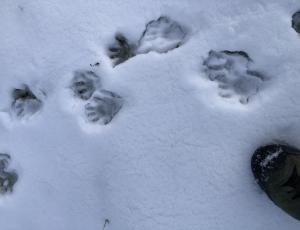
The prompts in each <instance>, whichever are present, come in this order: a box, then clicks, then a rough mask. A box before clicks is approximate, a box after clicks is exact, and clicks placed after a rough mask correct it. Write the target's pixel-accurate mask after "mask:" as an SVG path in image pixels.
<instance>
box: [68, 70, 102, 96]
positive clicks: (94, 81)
mask: <svg viewBox="0 0 300 230" xmlns="http://www.w3.org/2000/svg"><path fill="white" fill-rule="evenodd" d="M99 81H100V79H99V77H98V76H97V75H96V74H95V73H94V72H93V71H81V70H78V71H75V72H74V77H73V80H72V83H71V88H72V90H73V92H74V95H75V96H76V97H78V98H80V99H82V100H88V99H89V98H90V97H91V96H92V95H93V93H94V92H95V90H96V89H97V86H98V85H99Z"/></svg>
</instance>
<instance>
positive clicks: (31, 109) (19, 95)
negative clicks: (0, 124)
mask: <svg viewBox="0 0 300 230" xmlns="http://www.w3.org/2000/svg"><path fill="white" fill-rule="evenodd" d="M12 97H13V102H12V105H11V112H12V114H13V116H16V117H17V118H23V117H26V116H31V115H33V114H35V113H36V112H38V111H39V110H40V109H41V107H42V104H43V103H42V101H41V100H40V99H38V98H37V97H36V96H35V95H34V93H33V92H32V91H31V90H30V88H29V87H28V86H27V85H23V86H22V87H21V88H20V89H14V90H13V93H12Z"/></svg>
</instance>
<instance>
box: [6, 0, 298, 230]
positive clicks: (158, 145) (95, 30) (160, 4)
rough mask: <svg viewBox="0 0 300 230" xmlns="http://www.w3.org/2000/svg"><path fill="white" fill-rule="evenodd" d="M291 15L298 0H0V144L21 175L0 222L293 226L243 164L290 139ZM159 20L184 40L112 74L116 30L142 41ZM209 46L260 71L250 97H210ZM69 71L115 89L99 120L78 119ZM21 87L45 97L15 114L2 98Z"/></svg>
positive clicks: (129, 228)
mask: <svg viewBox="0 0 300 230" xmlns="http://www.w3.org/2000/svg"><path fill="white" fill-rule="evenodd" d="M299 9H300V4H299V1H296V0H265V1H264V0H2V1H1V4H0V28H1V33H0V67H1V73H0V81H1V84H0V98H1V100H0V110H1V113H0V130H1V132H0V140H1V142H0V152H2V153H8V154H10V155H11V157H12V160H11V168H12V169H16V171H17V172H18V174H19V179H18V181H17V183H16V185H15V187H14V192H13V193H11V194H7V195H5V196H1V197H0V228H1V230H50V229H51V230H53V229H55V230H71V229H72V230H82V229H86V230H98V229H101V230H102V229H105V230H121V229H122V230H199V229H201V230H218V229H220V230H235V229H236V230H240V229H243V230H282V229H288V230H294V229H295V230H296V229H299V226H300V223H299V222H298V221H297V220H295V219H293V218H291V217H290V216H288V215H287V214H285V213H284V212H283V211H281V210H280V209H279V208H277V207H276V206H275V205H273V204H272V202H271V201H270V200H269V199H268V198H267V196H266V195H265V194H264V193H263V192H262V191H260V189H259V187H258V186H257V185H256V184H255V182H254V179H253V176H252V173H251V170H250V158H251V155H252V153H253V151H254V150H255V149H256V148H257V147H258V146H260V145H262V144H266V143H269V142H272V141H274V140H281V141H285V142H288V143H289V144H292V145H294V146H298V147H299V146H300V138H299V137H300V100H299V98H300V90H299V87H300V65H299V62H300V37H299V36H298V35H297V33H296V32H295V31H294V30H293V29H292V28H291V15H292V14H293V13H294V12H295V11H297V10H299ZM160 16H168V17H170V18H172V19H173V20H175V21H176V22H178V23H180V24H181V25H182V27H183V28H185V30H186V32H187V36H186V37H185V41H184V43H183V44H182V45H181V46H180V47H179V48H177V49H173V50H171V51H169V52H167V53H158V52H149V53H146V54H139V55H137V56H134V57H131V58H130V59H129V60H127V61H125V62H124V63H122V64H120V65H117V66H116V67H115V68H113V66H112V62H111V60H110V59H109V58H108V56H107V47H108V45H109V44H111V43H112V41H113V39H114V35H115V34H116V33H117V32H122V33H123V34H124V35H125V36H126V37H127V38H128V39H129V40H130V41H138V39H139V38H140V36H141V34H142V32H143V31H144V29H145V25H146V24H147V23H148V22H150V21H151V20H156V19H158V18H159V17H160ZM210 50H216V51H222V50H233V51H234V50H238V51H239V50H241V51H245V52H247V54H249V56H250V57H251V59H252V60H253V63H252V65H253V66H254V67H253V68H255V70H258V71H260V72H261V73H263V74H264V76H266V78H265V79H264V81H263V83H262V85H261V86H260V88H259V92H258V93H257V94H255V95H254V96H252V97H251V98H250V101H249V103H247V104H241V103H239V101H238V100H237V98H235V97H233V98H229V99H228V98H223V97H220V96H219V93H220V92H219V89H218V84H217V83H216V82H214V81H210V80H209V79H208V78H207V76H206V73H205V71H204V70H203V66H202V63H203V61H204V60H205V59H206V58H207V56H208V52H209V51H210ZM97 62H99V63H100V65H94V64H95V63H97ZM90 65H92V67H91V66H90ZM77 70H91V71H94V72H95V73H97V75H99V76H100V77H101V85H102V86H101V87H103V88H104V89H105V90H110V91H112V92H114V93H117V94H118V95H120V96H121V97H122V99H123V101H124V103H123V106H122V108H121V109H120V111H119V112H118V113H117V115H116V116H115V117H114V118H113V120H112V121H111V122H110V123H109V124H108V125H106V126H104V125H101V124H94V123H90V122H88V121H87V120H86V119H85V114H84V111H83V108H84V106H85V103H86V102H83V101H80V100H79V99H78V98H75V97H74V95H73V94H72V92H71V90H70V84H71V83H70V82H71V81H72V76H73V73H74V71H77ZM22 84H27V85H28V86H30V87H31V89H32V91H33V92H42V93H41V95H43V96H41V97H42V98H41V100H42V103H43V105H42V108H41V109H40V110H39V111H38V112H37V113H35V114H34V115H33V116H31V117H28V118H23V119H18V118H16V117H15V116H12V114H11V113H12V111H11V109H10V106H11V103H12V97H11V92H12V91H13V89H15V88H18V87H20V86H21V85H22ZM36 94H38V93H36ZM108 220H109V222H108ZM105 223H106V224H105Z"/></svg>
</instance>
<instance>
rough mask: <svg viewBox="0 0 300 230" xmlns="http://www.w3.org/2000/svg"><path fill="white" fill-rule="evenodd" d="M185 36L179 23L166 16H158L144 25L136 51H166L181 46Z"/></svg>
mask: <svg viewBox="0 0 300 230" xmlns="http://www.w3.org/2000/svg"><path fill="white" fill-rule="evenodd" d="M185 37H186V32H185V30H184V29H183V28H182V26H181V25H179V24H178V23H177V22H175V21H173V20H171V19H170V18H168V17H160V18H158V19H157V20H153V21H151V22H149V23H148V24H147V25H146V29H145V31H144V32H143V35H142V37H141V38H140V40H139V47H138V51H137V52H138V53H148V52H150V51H156V52H158V53H166V52H168V51H170V50H172V49H175V48H178V47H179V46H181V45H182V44H183V42H184V39H185Z"/></svg>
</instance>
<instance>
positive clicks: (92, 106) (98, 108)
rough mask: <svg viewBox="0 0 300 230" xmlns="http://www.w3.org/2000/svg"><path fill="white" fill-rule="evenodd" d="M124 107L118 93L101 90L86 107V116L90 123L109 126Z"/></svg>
mask: <svg viewBox="0 0 300 230" xmlns="http://www.w3.org/2000/svg"><path fill="white" fill-rule="evenodd" d="M122 105H123V100H122V98H121V97H120V96H119V95H117V94H116V93H113V92H110V91H107V90H101V91H99V92H97V93H95V95H94V96H93V97H92V98H91V99H90V100H89V102H88V103H87V104H86V105H85V115H86V118H87V120H88V121H90V122H93V123H100V124H103V125H107V124H108V123H110V122H111V120H112V119H113V118H114V116H115V115H116V114H117V113H118V112H119V110H120V109H121V107H122Z"/></svg>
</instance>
